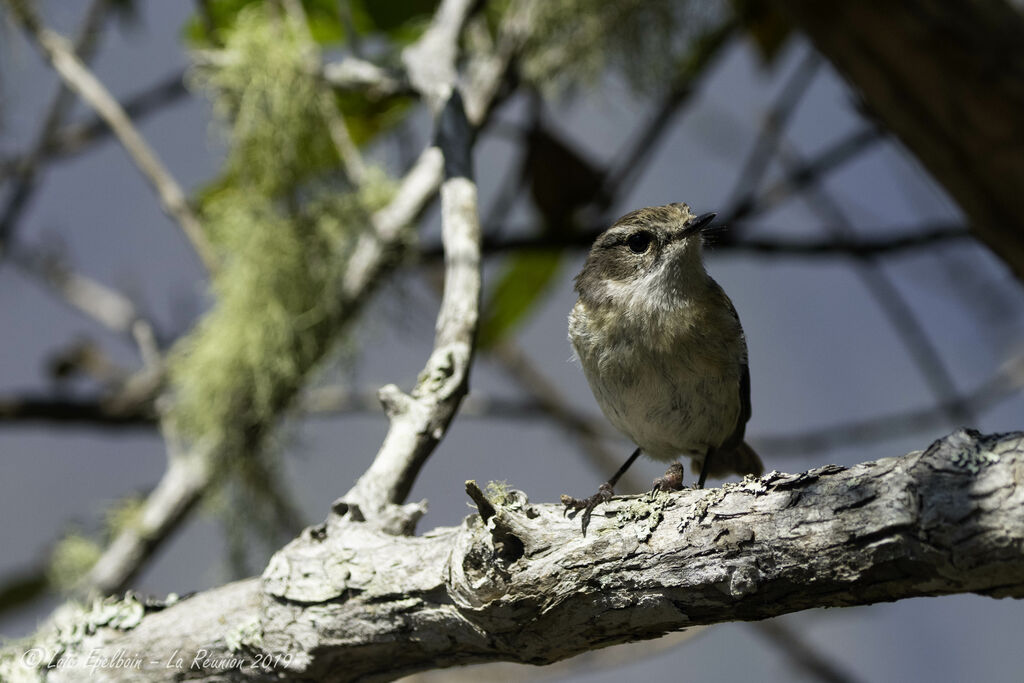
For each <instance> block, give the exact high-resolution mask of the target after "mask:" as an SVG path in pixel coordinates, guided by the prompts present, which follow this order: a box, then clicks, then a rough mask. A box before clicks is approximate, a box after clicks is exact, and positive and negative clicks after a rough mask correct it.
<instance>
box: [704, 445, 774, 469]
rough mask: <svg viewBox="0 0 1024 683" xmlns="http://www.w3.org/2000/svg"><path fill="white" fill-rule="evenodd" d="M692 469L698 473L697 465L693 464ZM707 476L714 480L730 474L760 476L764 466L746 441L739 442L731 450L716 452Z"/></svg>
mask: <svg viewBox="0 0 1024 683" xmlns="http://www.w3.org/2000/svg"><path fill="white" fill-rule="evenodd" d="M694 467H695V469H696V471H698V472H699V471H700V470H699V465H698V464H697V463H694ZM708 474H709V475H711V476H712V477H716V478H722V477H727V476H729V475H730V474H753V475H754V476H760V475H761V474H764V464H762V463H761V458H759V457H758V455H757V452H756V451H754V449H753V448H751V447H750V444H748V443H747V442H746V441H741V442H740V444H739V445H738V446H736V448H734V449H732V450H728V451H726V450H722V451H717V452H716V453H715V454H714V456H712V458H711V462H710V469H709V470H708Z"/></svg>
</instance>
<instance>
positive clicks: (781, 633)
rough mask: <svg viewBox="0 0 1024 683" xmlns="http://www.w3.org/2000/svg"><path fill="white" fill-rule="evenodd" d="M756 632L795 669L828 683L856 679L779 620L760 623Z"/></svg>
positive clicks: (756, 627) (756, 625)
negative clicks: (776, 649) (775, 648)
mask: <svg viewBox="0 0 1024 683" xmlns="http://www.w3.org/2000/svg"><path fill="white" fill-rule="evenodd" d="M754 631H756V632H757V633H760V634H761V635H762V636H764V638H765V639H767V640H768V642H770V643H771V644H772V645H774V646H775V647H777V648H778V649H779V651H780V652H782V654H784V655H785V656H786V658H787V659H788V660H789V661H790V662H791V663H792V664H793V666H794V668H796V669H798V670H800V671H803V672H804V673H806V674H809V675H811V676H814V677H815V678H816V679H818V680H819V681H825V682H826V683H852V682H853V681H854V680H856V679H854V678H851V677H850V674H848V673H846V672H845V671H843V670H841V669H840V668H839V667H838V666H837V665H836V663H835V662H833V661H831V660H829V659H826V658H825V657H822V655H821V653H819V652H817V651H816V650H815V649H814V648H813V647H810V646H809V645H807V643H806V642H804V641H803V639H802V638H800V636H799V635H797V633H796V632H794V631H793V629H791V628H789V627H788V626H786V625H785V624H784V623H783V622H781V621H779V620H778V619H772V620H770V621H759V622H757V623H755V624H754Z"/></svg>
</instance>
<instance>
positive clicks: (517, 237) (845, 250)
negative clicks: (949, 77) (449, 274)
mask: <svg viewBox="0 0 1024 683" xmlns="http://www.w3.org/2000/svg"><path fill="white" fill-rule="evenodd" d="M744 226H745V224H743V223H738V224H733V225H730V226H728V227H729V228H734V229H735V230H736V231H737V232H739V233H744V232H747V231H746V230H745V229H744ZM605 229H607V226H599V227H593V228H589V229H587V230H586V231H583V232H578V233H568V234H566V233H551V234H541V233H540V232H539V231H538V230H536V229H533V228H521V227H516V228H500V227H499V228H495V229H494V232H497V233H499V235H501V236H499V237H497V238H493V237H492V238H487V237H484V241H483V254H484V256H485V257H487V256H500V255H502V254H506V253H509V252H516V251H538V250H548V249H589V248H590V247H591V245H592V244H593V243H594V240H595V239H596V238H597V236H598V235H600V234H601V233H602V232H604V230H605ZM764 230H765V231H766V232H777V233H778V232H782V231H780V230H772V229H770V228H764ZM858 232H860V231H858ZM868 232H870V233H872V235H874V234H875V233H878V234H880V235H881V236H871V237H859V238H857V239H846V238H838V239H837V238H825V239H820V238H819V239H793V238H788V237H782V236H779V237H740V238H736V239H734V237H733V233H732V232H731V231H726V232H724V233H721V234H713V235H711V236H710V238H709V241H708V246H709V248H710V249H711V250H712V251H717V252H729V253H734V252H735V253H752V254H763V255H765V256H784V257H794V258H820V257H837V258H860V257H864V256H872V255H878V256H882V255H899V254H901V253H905V252H911V251H916V250H919V249H921V248H924V247H930V246H932V245H935V244H940V243H943V242H953V241H957V240H964V239H970V238H972V235H971V233H970V231H969V230H968V228H967V226H964V225H960V224H955V223H936V224H924V225H919V226H917V227H916V228H915V231H914V232H912V233H908V232H907V231H906V229H904V228H896V227H893V228H877V229H871V230H870V231H868ZM900 233H904V234H900ZM505 235H507V236H505ZM442 256H443V250H442V248H441V246H440V245H439V244H426V245H423V246H422V247H421V248H420V251H419V257H420V260H421V262H423V263H435V262H437V261H438V260H440V259H441V257H442Z"/></svg>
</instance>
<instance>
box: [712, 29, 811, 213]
mask: <svg viewBox="0 0 1024 683" xmlns="http://www.w3.org/2000/svg"><path fill="white" fill-rule="evenodd" d="M820 65H821V57H820V56H819V55H818V53H817V52H816V51H815V50H814V49H813V48H807V54H806V56H805V57H804V59H803V61H802V62H801V63H800V64H799V65H798V66H797V67H796V69H795V70H794V71H793V73H792V75H790V77H789V80H788V81H787V82H786V84H785V85H784V86H783V88H782V90H781V91H780V92H779V95H778V98H777V99H776V101H775V103H774V104H773V105H772V107H771V109H769V111H768V114H767V115H766V116H765V119H764V124H763V125H762V127H761V134H760V135H759V136H758V138H757V140H756V141H755V143H754V149H753V150H752V151H751V152H750V156H748V157H747V161H746V163H745V164H744V165H743V167H742V168H741V169H740V173H739V175H738V176H737V179H736V183H735V185H734V186H733V191H732V197H733V199H732V200H731V201H729V202H727V203H726V206H731V207H733V209H732V211H730V212H728V214H729V215H728V216H726V218H728V219H730V220H731V219H733V218H738V217H741V216H745V215H747V214H748V213H749V210H750V205H751V204H752V203H753V202H754V199H755V197H756V192H757V188H758V187H759V186H760V184H761V178H762V177H763V176H764V174H765V172H766V171H767V170H768V166H769V164H770V163H771V160H772V157H773V156H774V155H775V151H776V148H777V146H778V142H779V138H780V137H781V136H782V133H783V132H784V131H785V127H786V124H787V122H788V121H789V118H790V117H791V116H792V115H793V112H794V111H796V108H797V105H798V104H799V103H800V101H801V100H802V99H803V96H804V94H806V92H807V89H808V88H809V87H810V85H811V82H812V81H813V80H814V76H815V75H816V74H817V73H818V67H819V66H820Z"/></svg>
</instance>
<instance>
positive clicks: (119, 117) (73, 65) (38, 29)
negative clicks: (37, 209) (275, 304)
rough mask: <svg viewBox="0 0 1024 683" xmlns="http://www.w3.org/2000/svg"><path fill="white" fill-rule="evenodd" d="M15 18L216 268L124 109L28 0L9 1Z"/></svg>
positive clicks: (177, 190)
mask: <svg viewBox="0 0 1024 683" xmlns="http://www.w3.org/2000/svg"><path fill="white" fill-rule="evenodd" d="M8 4H9V5H10V7H11V9H12V10H13V14H14V16H15V17H16V18H17V19H18V21H19V23H20V24H21V25H22V26H23V27H24V28H25V30H26V31H27V32H28V33H29V35H31V36H32V38H33V39H34V40H35V42H36V44H37V45H38V47H39V48H40V50H42V52H43V54H44V55H45V56H46V58H47V59H48V60H49V62H50V64H51V65H52V66H53V68H54V69H55V70H56V71H57V73H58V74H60V77H61V78H62V79H63V80H64V82H65V83H66V84H67V85H68V87H69V88H71V89H72V90H74V91H75V92H76V93H77V94H78V96H79V97H81V98H82V99H83V100H85V102H87V103H88V104H89V106H91V107H92V108H93V109H95V110H96V112H97V113H98V114H99V115H100V116H101V117H102V118H103V119H104V121H106V123H107V125H109V126H110V128H111V130H113V131H114V134H115V135H116V136H117V138H118V140H120V141H121V144H122V145H123V146H124V148H125V150H126V151H127V152H128V154H129V155H130V156H131V157H132V159H133V160H134V161H135V164H136V165H137V166H138V167H139V170H140V171H141V172H142V174H143V175H144V176H145V177H146V179H147V180H149V182H150V184H151V185H152V186H153V189H154V190H155V191H156V193H157V195H158V196H159V198H160V203H161V205H162V206H163V208H164V211H165V212H166V213H167V214H168V215H169V216H170V217H171V218H172V219H173V220H174V221H175V222H177V223H178V225H179V226H180V227H181V229H182V231H183V232H184V233H185V236H186V237H187V238H188V240H189V242H191V243H192V247H193V248H194V249H195V251H196V254H197V255H198V256H199V258H200V259H201V260H202V262H203V263H204V265H206V267H207V269H208V270H210V271H213V270H215V269H216V265H217V259H216V257H215V255H214V252H213V248H212V247H211V246H210V244H209V242H208V241H207V239H206V235H205V234H204V233H203V229H202V226H201V225H200V223H199V219H198V218H196V216H195V214H194V213H193V211H192V208H191V207H190V206H189V204H188V200H187V199H186V198H185V193H184V192H183V191H182V189H181V187H180V186H179V185H178V183H177V181H176V180H175V179H174V177H173V176H172V175H171V174H170V172H169V171H168V170H167V169H166V168H165V167H164V165H163V163H162V162H161V161H160V159H159V158H158V157H157V156H156V153H155V152H154V151H153V150H152V149H151V148H150V146H149V144H148V143H147V142H146V141H145V139H143V137H142V136H141V135H140V134H139V132H138V131H137V130H136V129H135V126H133V125H132V122H131V119H129V118H128V115H127V114H126V113H125V111H124V109H122V108H121V105H120V104H118V102H117V100H116V99H114V97H113V96H112V95H111V94H110V92H109V91H108V90H107V89H106V88H105V87H104V86H103V84H102V83H100V81H99V80H98V79H97V78H96V77H95V76H94V75H93V73H92V72H91V71H90V70H89V69H88V68H87V67H86V66H85V65H84V64H82V62H81V60H79V59H78V58H77V57H75V55H74V52H73V50H72V49H71V47H70V46H69V45H68V42H67V40H66V39H65V38H64V37H63V36H60V35H59V34H57V33H54V32H53V31H51V30H50V29H48V28H46V27H45V26H43V25H42V23H41V22H40V21H39V18H38V17H37V16H36V15H35V13H34V12H33V11H32V9H31V8H30V6H29V3H28V2H26V0H8Z"/></svg>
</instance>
